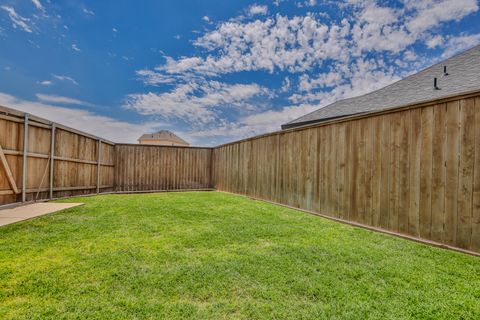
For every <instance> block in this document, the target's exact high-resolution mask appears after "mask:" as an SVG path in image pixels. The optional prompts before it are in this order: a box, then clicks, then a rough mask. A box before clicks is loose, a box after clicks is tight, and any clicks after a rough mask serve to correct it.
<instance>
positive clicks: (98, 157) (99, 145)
mask: <svg viewBox="0 0 480 320" xmlns="http://www.w3.org/2000/svg"><path fill="white" fill-rule="evenodd" d="M101 148H102V140H101V139H98V151H97V153H98V154H97V194H98V193H100V154H101V151H102V149H101Z"/></svg>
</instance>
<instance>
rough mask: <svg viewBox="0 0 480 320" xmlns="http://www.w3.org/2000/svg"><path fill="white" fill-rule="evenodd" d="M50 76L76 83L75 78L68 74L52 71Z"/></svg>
mask: <svg viewBox="0 0 480 320" xmlns="http://www.w3.org/2000/svg"><path fill="white" fill-rule="evenodd" d="M52 77H54V78H55V79H57V80H60V81H67V82H71V83H73V84H74V85H78V82H77V81H75V79H73V78H72V77H69V76H65V75H58V74H54V73H52Z"/></svg>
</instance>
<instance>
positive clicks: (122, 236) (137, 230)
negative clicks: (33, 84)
mask: <svg viewBox="0 0 480 320" xmlns="http://www.w3.org/2000/svg"><path fill="white" fill-rule="evenodd" d="M68 201H75V202H79V201H80V202H85V205H84V206H82V207H77V208H73V209H69V210H65V211H62V212H60V213H57V214H53V215H48V216H44V217H41V218H37V219H34V220H30V221H25V222H22V223H19V224H16V225H10V226H7V227H2V228H0V318H1V319H48V318H50V319H64V318H65V319H70V318H75V319H135V318H137V319H162V318H163V319H185V318H187V319H188V318H190V319H222V318H233V319H256V318H260V319H272V318H275V319H301V318H303V319H322V318H325V319H332V318H337V319H365V318H372V319H402V318H425V319H459V318H463V319H475V318H476V319H479V318H480V259H479V258H476V257H472V256H468V255H465V254H460V253H456V252H452V251H447V250H443V249H438V248H433V247H429V246H425V245H422V244H418V243H414V242H411V241H407V240H403V239H399V238H395V237H391V236H388V235H384V234H379V233H375V232H371V231H367V230H364V229H359V228H353V227H350V226H346V225H342V224H339V223H335V222H332V221H328V220H325V219H322V218H319V217H315V216H311V215H308V214H305V213H302V212H299V211H295V210H291V209H287V208H283V207H279V206H275V205H271V204H267V203H263V202H258V201H252V200H249V199H246V198H242V197H239V196H233V195H227V194H223V193H217V192H198V193H163V194H146V195H106V196H99V197H88V198H76V199H71V200H68Z"/></svg>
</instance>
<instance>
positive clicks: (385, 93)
mask: <svg viewBox="0 0 480 320" xmlns="http://www.w3.org/2000/svg"><path fill="white" fill-rule="evenodd" d="M444 66H446V71H447V75H445V74H444ZM434 78H437V86H438V89H435V88H434ZM475 90H480V45H478V46H476V47H473V48H471V49H469V50H467V51H465V52H463V53H460V54H458V55H456V56H453V57H451V58H449V59H447V60H444V61H442V62H440V63H437V64H435V65H433V66H431V67H429V68H426V69H424V70H422V71H420V72H418V73H415V74H413V75H410V76H408V77H406V78H405V79H402V80H400V81H397V82H395V83H393V84H391V85H388V86H386V87H384V88H381V89H379V90H376V91H373V92H370V93H368V94H365V95H362V96H358V97H354V98H349V99H345V100H340V101H337V102H334V103H332V104H330V105H328V106H326V107H323V108H320V109H318V110H316V111H313V112H311V113H309V114H307V115H304V116H302V117H300V118H298V119H295V120H293V121H290V122H288V123H286V124H284V125H282V129H289V128H294V127H299V126H303V125H307V124H312V123H316V122H321V121H325V120H329V119H335V118H339V117H344V116H349V115H353V114H361V113H365V112H372V111H381V110H384V109H390V108H394V107H400V106H404V105H410V104H415V103H420V102H423V101H428V100H434V99H440V98H444V97H449V96H455V95H459V94H462V93H467V92H470V91H475Z"/></svg>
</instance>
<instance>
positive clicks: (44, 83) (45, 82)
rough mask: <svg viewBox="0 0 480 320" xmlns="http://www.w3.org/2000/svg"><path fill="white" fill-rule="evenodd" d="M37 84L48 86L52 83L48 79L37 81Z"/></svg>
mask: <svg viewBox="0 0 480 320" xmlns="http://www.w3.org/2000/svg"><path fill="white" fill-rule="evenodd" d="M37 83H38V84H41V85H42V86H49V85H51V84H52V81H50V80H43V81H39V82H37Z"/></svg>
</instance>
